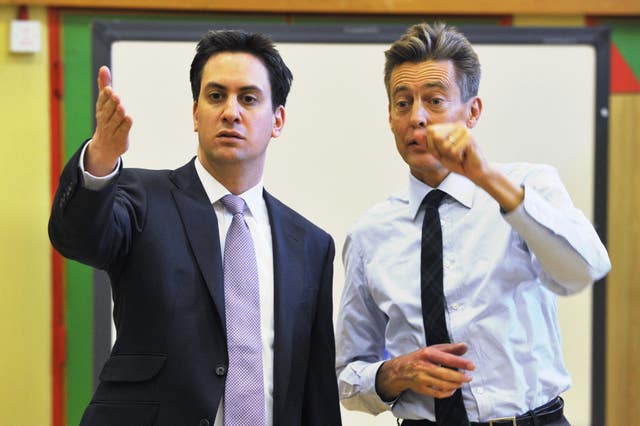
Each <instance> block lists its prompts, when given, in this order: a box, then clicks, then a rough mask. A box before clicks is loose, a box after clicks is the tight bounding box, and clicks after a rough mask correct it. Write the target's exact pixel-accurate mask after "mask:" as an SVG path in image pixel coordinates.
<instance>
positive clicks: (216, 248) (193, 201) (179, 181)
mask: <svg viewBox="0 0 640 426" xmlns="http://www.w3.org/2000/svg"><path fill="white" fill-rule="evenodd" d="M193 162H194V160H191V161H190V162H189V163H188V164H186V165H185V166H183V167H181V168H179V169H177V170H174V171H173V172H172V173H171V174H170V179H171V180H172V181H173V182H174V183H175V185H176V187H177V188H175V189H174V190H172V191H171V193H172V195H173V198H174V201H175V203H176V206H177V207H178V211H179V212H180V217H181V218H182V223H183V225H184V228H185V232H186V234H187V238H188V239H189V243H190V245H191V249H192V250H193V253H194V255H195V258H196V261H197V262H198V266H199V267H200V271H201V272H202V276H203V277H204V280H205V282H206V284H207V288H208V289H209V293H210V294H211V297H212V298H213V301H214V303H215V305H216V309H217V311H218V315H219V316H220V320H221V322H222V325H223V332H224V333H225V334H226V322H225V314H224V277H223V275H222V254H221V249H220V239H219V231H218V220H217V219H216V214H215V212H214V210H213V206H212V205H211V203H210V202H209V198H208V197H207V194H206V192H205V191H204V188H203V187H202V183H201V182H200V179H199V178H198V174H197V173H196V169H195V166H194V164H193Z"/></svg>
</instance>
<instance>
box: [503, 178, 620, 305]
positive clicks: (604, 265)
mask: <svg viewBox="0 0 640 426" xmlns="http://www.w3.org/2000/svg"><path fill="white" fill-rule="evenodd" d="M522 187H523V188H524V201H523V202H522V203H521V204H520V206H518V208H516V209H515V210H513V211H511V212H508V213H505V214H504V215H503V216H504V219H505V220H506V221H507V222H508V223H509V224H510V225H511V226H512V227H513V228H514V229H515V230H516V231H517V232H518V234H519V235H520V236H521V237H522V238H523V240H524V241H525V242H526V244H527V246H528V248H529V249H530V251H531V253H532V255H533V256H534V259H533V265H534V267H536V268H538V269H539V271H538V272H539V276H540V279H541V281H542V282H543V284H544V285H545V286H547V287H548V288H549V289H550V290H551V291H553V292H555V293H557V294H560V295H568V294H573V293H576V292H578V291H580V290H583V289H585V288H586V287H588V286H589V285H591V284H592V283H593V282H594V281H597V280H599V279H601V278H602V277H604V276H605V275H606V274H607V273H608V272H609V270H610V269H611V262H610V260H609V256H608V254H607V250H606V249H605V247H604V245H603V244H602V242H601V241H600V238H599V236H598V234H597V233H596V231H595V229H594V227H593V225H592V224H591V222H590V221H589V220H588V219H587V218H586V217H585V215H584V214H583V213H582V212H581V211H580V210H579V209H577V208H575V207H574V205H573V203H572V201H571V198H570V197H569V194H568V192H567V190H566V189H565V187H564V185H563V184H562V182H561V181H560V178H559V176H558V173H557V171H556V170H555V169H554V168H552V167H549V166H544V167H539V168H536V169H535V170H534V171H533V172H532V173H530V174H529V175H527V176H526V177H525V178H524V180H523V182H522Z"/></svg>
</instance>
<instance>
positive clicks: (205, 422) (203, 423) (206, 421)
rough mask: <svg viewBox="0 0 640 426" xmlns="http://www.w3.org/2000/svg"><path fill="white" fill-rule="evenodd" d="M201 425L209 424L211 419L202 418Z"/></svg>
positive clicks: (207, 425) (206, 425)
mask: <svg viewBox="0 0 640 426" xmlns="http://www.w3.org/2000/svg"><path fill="white" fill-rule="evenodd" d="M200 426H209V420H207V419H200Z"/></svg>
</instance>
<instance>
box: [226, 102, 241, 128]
mask: <svg viewBox="0 0 640 426" xmlns="http://www.w3.org/2000/svg"><path fill="white" fill-rule="evenodd" d="M222 120H223V121H226V122H228V123H236V122H239V121H240V105H238V101H237V99H235V98H234V97H233V96H229V98H228V99H227V102H225V104H224V110H223V111H222Z"/></svg>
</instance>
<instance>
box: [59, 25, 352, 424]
mask: <svg viewBox="0 0 640 426" xmlns="http://www.w3.org/2000/svg"><path fill="white" fill-rule="evenodd" d="M190 76H191V87H192V92H193V100H194V102H193V122H194V130H195V131H196V132H197V133H198V139H199V146H198V152H197V157H196V158H194V159H192V160H191V161H190V162H189V163H187V164H186V165H185V166H183V167H181V168H179V169H176V170H173V171H169V170H143V169H126V168H122V164H121V160H120V156H121V155H122V154H123V153H124V152H126V150H127V148H128V134H129V130H130V128H131V125H132V119H131V117H129V116H127V115H126V112H125V110H124V107H123V105H122V103H121V100H120V98H119V97H118V96H117V95H116V94H115V92H114V91H113V89H112V88H111V87H110V83H111V76H110V72H109V70H108V68H106V67H102V68H101V69H100V71H99V77H98V87H99V90H100V94H99V97H98V100H97V103H96V129H95V133H94V134H93V137H92V138H91V140H90V141H89V142H87V143H86V144H84V145H83V147H82V148H81V149H80V150H79V151H78V152H77V153H76V154H75V155H74V156H73V157H72V158H71V160H70V161H69V163H68V164H67V165H66V167H65V169H64V171H63V173H62V176H61V178H60V184H59V187H58V191H57V193H56V197H55V200H54V203H53V210H52V213H51V219H50V223H49V235H50V238H51V241H52V243H53V245H54V246H55V247H56V249H58V250H59V251H60V252H61V253H62V254H63V255H64V256H67V257H69V258H72V259H75V260H78V261H80V262H83V263H86V264H88V265H91V266H93V267H95V268H99V269H104V270H106V271H107V272H108V274H109V277H110V279H111V285H112V291H113V300H114V322H115V326H116V329H117V338H116V341H115V344H114V347H113V349H112V352H111V356H110V358H109V359H108V360H107V362H106V364H105V366H104V368H103V370H102V372H101V374H100V384H99V385H98V388H97V390H96V392H95V394H94V396H93V399H92V401H91V403H90V404H89V406H88V407H87V410H86V411H85V413H84V416H83V419H82V422H81V423H82V424H84V425H100V426H105V425H171V426H174V425H200V426H207V425H216V426H218V425H220V426H222V425H224V426H233V425H237V426H254V425H258V424H260V425H262V424H264V425H267V426H271V425H277V426H282V425H323V426H325V425H339V424H340V411H339V403H338V393H337V382H336V376H335V370H334V364H335V348H334V337H333V324H332V294H331V293H332V277H333V257H334V244H333V240H332V239H331V237H330V236H329V235H328V234H326V233H325V232H323V231H322V230H320V229H319V228H317V227H316V226H314V225H313V224H311V223H310V222H309V221H307V220H306V219H304V218H303V217H302V216H300V215H299V214H297V213H296V212H294V211H293V210H291V209H290V208H288V207H287V206H285V205H284V204H282V203H281V202H280V201H278V200H277V199H276V198H274V197H273V196H271V195H270V194H269V193H268V192H266V191H264V189H263V187H262V176H263V169H264V162H265V154H266V149H267V146H268V144H269V141H270V139H271V138H272V137H277V136H279V134H280V132H281V130H282V128H283V125H284V122H285V107H284V105H285V102H286V97H287V94H288V92H289V88H290V85H291V80H292V76H291V72H290V71H289V69H288V68H287V66H286V65H285V64H284V62H283V61H282V58H281V57H280V55H279V53H278V52H277V50H276V49H275V47H274V46H273V43H272V42H271V40H270V39H269V38H268V37H266V36H264V35H261V34H247V33H244V32H240V31H216V32H209V33H208V34H207V35H205V36H204V37H203V38H202V39H201V40H200V42H199V44H198V48H197V53H196V55H195V57H194V60H193V62H192V64H191V73H190ZM159 89H160V90H161V88H159ZM230 194H231V195H230ZM233 196H239V198H238V197H233ZM229 197H231V198H233V199H235V200H239V203H240V204H241V205H242V206H244V212H242V211H240V213H238V212H233V213H232V212H230V210H229V206H228V204H226V203H225V202H224V201H223V199H227V198H229ZM237 219H238V220H239V222H238V223H239V224H240V225H238V226H239V228H237V229H239V232H244V233H246V235H245V237H246V236H247V235H249V237H248V245H244V246H242V249H241V250H236V252H235V253H234V254H233V256H236V255H237V254H239V255H240V256H247V257H246V259H250V260H246V259H245V258H244V257H243V260H240V261H235V260H231V258H232V256H231V255H229V262H227V260H228V259H227V251H226V250H225V247H231V246H234V247H238V246H237V244H236V243H235V242H232V241H231V240H230V238H231V239H232V238H235V237H230V235H231V231H230V232H229V235H227V230H228V229H230V228H233V227H234V226H236V225H234V224H235V223H236V220H237ZM234 229H236V228H234ZM247 230H248V231H249V232H248V233H247ZM244 241H246V240H244ZM243 244H244V243H243ZM230 250H231V249H230ZM232 262H237V264H236V271H237V270H238V268H239V269H240V270H241V271H242V273H245V272H246V270H247V269H251V268H249V267H248V266H247V265H253V266H252V267H253V269H252V270H255V271H254V272H255V274H254V275H255V277H254V278H255V279H254V278H252V279H245V278H241V279H236V280H235V284H234V285H236V287H232V288H231V287H229V285H230V284H229V283H228V281H229V280H231V281H232V278H233V277H230V275H231V274H232V272H228V269H227V267H228V265H227V263H232ZM229 267H231V266H229ZM243 277H244V275H243ZM245 281H246V282H249V281H255V284H256V287H255V288H248V287H242V286H243V285H245V284H246V283H245ZM247 285H248V284H247ZM237 286H240V287H237ZM251 300H252V301H254V302H255V305H253V306H254V307H256V308H257V312H256V311H254V310H253V309H248V308H247V307H248V306H252V305H251V302H250V301H251ZM245 323H247V324H250V323H251V324H253V325H255V327H253V328H252V329H251V330H248V329H242V327H245V325H246V324H245ZM237 324H241V326H240V328H241V330H240V333H241V337H238V330H237V328H238V327H237ZM234 326H235V328H234ZM232 328H233V330H232ZM256 332H257V334H256ZM232 335H233V336H235V337H233V336H232ZM234 339H235V340H234ZM256 342H258V343H256ZM256 345H257V348H258V349H257V351H253V352H252V351H251V347H252V346H253V347H254V348H255V346H256ZM232 348H233V350H232ZM255 352H257V357H254V358H251V356H252V355H256V353H255ZM232 354H233V355H232ZM256 365H257V366H258V367H256ZM260 366H262V368H260ZM245 370H246V371H245ZM249 370H252V374H258V376H257V377H258V380H254V379H255V377H256V376H255V375H254V376H253V378H251V377H249V376H245V373H248V371H249ZM231 377H233V379H231ZM232 382H233V383H232ZM238 384H239V386H237V385H238ZM238 387H239V388H240V389H238ZM232 388H233V389H232ZM243 416H244V417H243ZM255 419H260V420H255Z"/></svg>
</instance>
